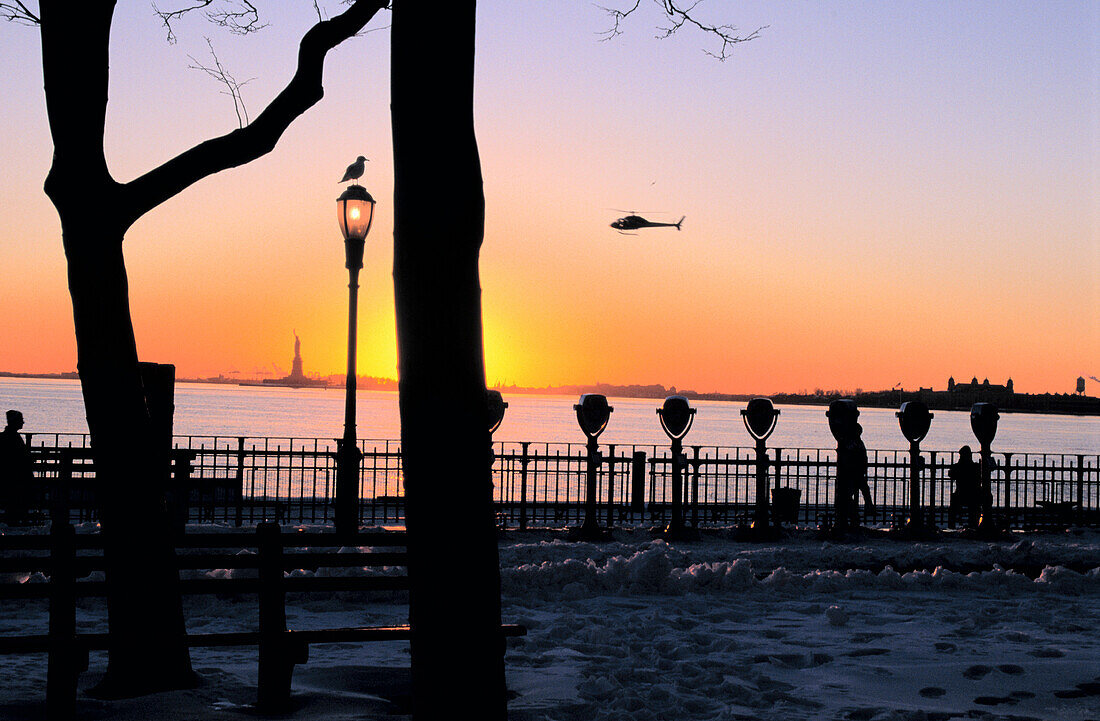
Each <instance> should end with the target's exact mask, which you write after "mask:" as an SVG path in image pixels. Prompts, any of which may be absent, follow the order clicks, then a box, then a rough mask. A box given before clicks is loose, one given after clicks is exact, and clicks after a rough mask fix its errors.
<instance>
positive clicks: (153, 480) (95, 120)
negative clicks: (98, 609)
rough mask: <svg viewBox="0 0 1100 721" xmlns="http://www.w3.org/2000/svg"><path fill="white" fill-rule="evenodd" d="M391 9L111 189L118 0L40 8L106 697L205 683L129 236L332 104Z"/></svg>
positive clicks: (52, 186) (326, 32) (310, 40)
mask: <svg viewBox="0 0 1100 721" xmlns="http://www.w3.org/2000/svg"><path fill="white" fill-rule="evenodd" d="M383 4H384V2H383V0H356V2H354V3H353V4H352V5H351V6H350V7H349V8H348V9H347V10H345V11H344V12H343V13H341V14H340V15H338V16H336V17H334V18H332V19H331V20H326V21H322V22H319V23H318V24H317V25H315V26H314V27H313V28H312V29H310V30H309V31H308V32H307V33H306V34H305V36H303V38H302V42H301V44H300V46H299V52H298V67H297V70H296V71H295V74H294V77H293V78H291V80H290V82H289V83H288V84H287V86H286V87H285V88H284V90H283V91H282V92H280V93H279V95H278V96H276V98H275V99H274V100H273V101H272V102H271V103H270V104H269V105H268V106H267V108H266V109H265V110H264V111H263V112H262V113H261V114H260V115H259V116H257V117H256V118H255V120H254V121H253V122H252V124H250V125H249V126H247V127H246V128H242V129H240V130H236V131H234V132H232V133H229V134H227V135H224V136H221V137H218V138H212V139H210V140H207V141H205V142H203V143H200V144H199V145H196V146H195V147H193V148H191V149H189V150H187V151H184V152H183V153H181V154H180V155H178V156H177V157H175V158H173V159H171V160H169V161H168V162H166V163H164V164H163V165H161V166H160V167H158V168H155V169H153V170H152V171H150V172H148V173H146V174H145V175H143V176H141V177H139V178H137V179H136V180H134V181H132V182H130V183H127V184H125V185H123V184H120V183H118V182H116V181H115V180H114V178H112V177H111V174H110V172H109V170H108V168H107V162H106V158H105V157H104V153H103V131H104V120H105V117H106V111H107V89H108V77H109V53H108V47H109V42H110V32H111V21H112V18H113V14H114V7H115V0H83V1H82V2H77V3H73V2H64V1H63V0H42V2H41V3H40V15H39V18H38V19H37V22H38V24H39V25H40V27H41V33H42V69H43V84H44V88H45V96H46V111H47V115H48V117H49V123H50V132H51V135H52V136H53V144H54V157H53V164H52V165H51V167H50V172H49V175H48V176H47V178H46V186H45V190H46V194H47V195H48V196H49V197H50V200H52V201H53V204H54V206H55V207H56V208H57V212H58V215H59V216H60V218H61V227H62V234H63V240H64V245H65V256H66V260H67V261H68V275H69V293H70V295H71V296H72V302H73V320H74V323H75V328H76V343H77V368H78V370H79V371H80V382H81V387H82V389H83V393H84V407H85V412H86V414H87V417H88V428H89V430H90V431H91V436H92V452H93V454H94V456H95V463H96V477H97V481H98V484H99V488H98V491H99V494H100V498H99V505H100V509H101V510H100V513H101V521H102V527H103V541H104V556H105V561H106V565H107V593H108V596H107V608H108V616H109V619H108V620H109V625H110V641H109V645H110V648H109V654H110V655H109V661H108V669H107V676H106V677H105V679H104V681H103V683H102V684H101V685H100V687H99V689H98V691H99V693H100V695H103V696H131V695H139V694H143V693H148V692H150V691H157V690H163V689H169V688H180V687H184V686H188V685H191V684H193V683H194V679H195V677H194V674H193V673H192V672H191V662H190V657H189V654H188V650H187V639H186V634H185V627H184V619H183V612H182V604H181V598H180V592H179V575H178V572H177V570H176V564H175V559H174V556H175V551H174V547H173V543H172V538H171V536H170V528H171V524H170V523H169V519H168V514H167V511H166V508H165V505H164V490H165V488H164V483H163V482H164V479H165V476H166V470H167V467H166V465H165V464H166V460H167V459H166V458H165V457H164V455H163V451H164V450H165V449H163V448H154V446H153V444H154V443H157V442H160V443H163V438H159V437H158V436H157V435H156V434H155V433H154V431H153V428H152V423H151V421H150V416H149V410H148V407H147V404H146V399H145V392H144V389H143V388H142V382H141V375H140V371H139V367H138V354H137V343H136V341H135V338H134V328H133V323H132V321H131V317H130V305H129V290H128V283H127V280H126V268H125V263H124V262H123V255H122V242H123V236H124V235H125V233H126V230H127V229H128V228H129V227H130V225H131V224H132V223H133V222H134V221H135V220H137V219H138V218H140V217H141V216H142V215H144V214H145V213H146V212H148V211H149V210H151V209H153V208H155V207H157V206H158V205H159V204H160V203H162V202H164V201H165V200H167V199H168V198H171V197H172V196H174V195H176V194H177V193H179V192H180V191H181V190H183V189H184V188H187V187H188V186H190V185H191V184H193V183H195V182H197V181H198V180H201V179H202V178H205V177H206V176H208V175H211V174H213V173H216V172H219V171H221V170H225V169H227V168H231V167H236V166H238V165H242V164H244V163H248V162H250V161H251V160H254V159H256V158H257V157H260V156H261V155H264V154H265V153H267V152H269V151H270V150H271V149H272V148H273V147H274V146H275V143H276V142H277V141H278V139H279V138H280V137H281V135H282V133H283V131H284V130H285V129H286V128H287V127H288V126H289V125H290V123H291V122H292V121H293V120H294V119H295V118H297V117H298V116H299V115H301V114H302V113H304V112H305V111H306V110H308V109H309V108H310V107H311V106H312V105H313V104H315V103H316V102H317V101H318V100H320V99H321V97H322V96H323V94H324V89H323V87H322V84H321V79H322V71H323V66H324V59H325V56H326V54H327V53H328V51H329V50H330V49H332V48H333V47H334V46H336V45H337V44H339V43H340V42H342V41H343V40H345V39H347V38H348V37H350V36H352V35H354V34H355V33H356V32H358V31H359V30H360V29H362V28H363V26H364V25H366V23H367V22H368V21H369V20H370V19H371V18H372V17H373V16H374V14H375V13H376V12H377V11H378V10H379V9H380V8H381V7H382V5H383ZM196 7H197V6H196Z"/></svg>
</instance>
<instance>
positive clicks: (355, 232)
mask: <svg viewBox="0 0 1100 721" xmlns="http://www.w3.org/2000/svg"><path fill="white" fill-rule="evenodd" d="M336 220H337V223H339V225H340V234H341V235H343V236H344V253H345V255H346V258H347V260H346V262H345V264H344V267H346V268H347V269H348V373H347V386H346V391H345V394H344V437H343V438H342V439H341V440H340V441H338V442H337V449H336V530H337V532H339V533H342V534H352V533H355V531H356V530H357V529H358V528H359V462H360V461H361V460H362V458H363V454H362V453H360V452H359V448H358V444H357V443H356V441H355V335H356V327H357V321H356V318H357V315H358V296H359V271H360V270H361V269H362V268H363V248H364V246H365V245H366V240H367V233H369V232H370V226H371V222H372V221H373V220H374V198H372V197H371V194H370V193H368V192H367V189H366V188H364V187H363V186H362V185H349V186H348V187H347V189H346V190H344V192H343V193H341V194H340V197H339V198H337V199H336Z"/></svg>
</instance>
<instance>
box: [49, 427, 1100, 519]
mask: <svg viewBox="0 0 1100 721" xmlns="http://www.w3.org/2000/svg"><path fill="white" fill-rule="evenodd" d="M31 441H32V444H31V445H32V449H33V452H34V455H35V457H36V459H37V461H36V466H37V468H38V475H39V477H40V478H42V479H44V480H48V479H51V478H52V479H62V478H63V479H64V481H65V483H66V484H68V487H69V490H68V492H67V494H66V495H67V498H68V499H69V503H70V506H71V508H72V513H73V514H74V515H75V516H76V517H77V518H78V519H80V520H86V519H88V518H92V517H94V508H95V504H94V487H95V471H94V465H93V461H92V458H91V452H90V448H89V442H88V438H87V436H82V435H66V434H35V435H34V436H33V437H32V438H31ZM359 446H360V450H362V451H363V461H362V464H361V466H360V475H359V491H360V493H359V495H360V518H361V519H362V521H363V523H365V524H367V525H372V526H377V525H401V524H403V523H404V512H405V511H404V490H403V477H402V463H401V453H400V443H399V442H398V441H394V440H361V441H360V442H359ZM600 452H601V454H602V462H601V464H600V466H599V471H598V476H597V480H598V489H597V494H598V498H599V499H600V521H601V523H604V524H606V525H612V526H614V525H646V524H657V523H662V522H664V521H667V520H668V518H669V513H670V504H671V498H672V488H671V484H672V477H673V474H672V458H671V456H670V451H669V449H668V448H667V447H661V446H653V445H625V444H621V445H602V446H600ZM494 453H495V462H494V465H493V483H494V501H495V503H496V505H497V512H498V519H499V521H500V523H501V524H502V525H505V526H509V527H521V528H528V527H562V526H572V525H576V524H579V523H580V522H581V521H582V520H583V515H584V501H585V488H586V482H587V469H588V457H587V451H586V449H585V446H584V445H583V444H579V443H535V442H503V443H502V442H497V443H495V444H494ZM684 455H685V456H686V464H687V465H686V469H685V471H684V474H683V483H684V492H683V498H684V504H685V509H684V518H685V520H686V521H687V522H688V523H689V524H692V525H695V526H700V527H702V526H729V525H736V524H739V523H743V522H747V521H748V520H749V516H750V515H751V513H752V510H753V507H754V505H755V503H756V482H755V478H756V451H755V449H754V448H748V447H733V446H686V447H685V448H684ZM173 456H174V466H173V468H174V472H173V481H172V482H171V486H172V487H171V488H169V489H168V495H169V496H170V498H171V497H173V494H175V495H174V499H175V504H176V507H177V509H179V508H182V510H181V511H179V512H181V513H183V514H184V515H185V517H186V520H189V521H193V522H195V521H197V522H205V521H211V522H220V523H232V524H237V525H243V524H253V523H256V522H259V521H262V520H278V521H283V522H291V523H322V524H323V523H329V522H331V521H332V518H333V499H334V494H335V485H336V484H335V479H336V441H335V440H334V439H319V438H309V439H303V438H250V437H229V438H227V437H209V436H205V437H204V436H177V437H176V438H175V439H174V450H173ZM921 457H922V458H923V460H924V466H925V467H924V470H923V471H922V473H921V477H920V483H921V497H922V499H923V502H922V507H923V509H924V515H925V518H926V519H928V520H930V521H932V522H933V523H935V524H937V525H941V526H942V525H944V524H947V523H949V522H950V521H951V520H952V504H951V492H952V490H953V482H952V481H951V479H950V478H949V476H948V469H949V468H950V466H951V464H952V463H954V462H955V461H956V460H957V454H956V453H955V452H948V451H923V452H922V453H921ZM768 459H769V468H768V474H769V475H768V479H769V484H768V485H769V492H770V493H774V492H775V489H784V488H786V489H793V491H791V492H788V493H797V495H798V499H797V506H796V507H795V509H794V515H793V516H792V517H791V518H790V520H792V521H794V522H797V523H799V524H803V525H814V524H820V523H822V522H823V521H825V520H826V519H827V516H828V515H829V514H831V513H832V504H833V488H834V482H835V475H836V451H835V450H833V449H816V448H790V449H788V448H773V449H768ZM993 459H994V463H995V467H994V469H993V471H992V474H991V491H992V494H993V504H994V511H995V512H996V513H998V514H999V515H1000V516H1001V517H1003V518H1005V519H1006V520H1008V521H1009V522H1010V523H1011V524H1013V525H1015V526H1017V527H1028V526H1029V524H1036V523H1040V522H1042V521H1043V519H1044V518H1045V517H1046V516H1049V515H1050V514H1051V513H1053V512H1055V511H1056V512H1057V513H1059V514H1061V516H1062V517H1067V514H1069V516H1068V518H1069V520H1070V521H1072V522H1074V523H1078V524H1083V525H1090V526H1100V470H1098V460H1100V457H1098V456H1097V455H1083V454H1035V453H994V454H993ZM909 462H910V459H909V453H908V452H907V451H875V450H871V451H868V478H869V481H870V486H871V489H872V493H873V498H874V502H875V512H874V515H872V516H869V517H867V518H866V519H865V521H866V522H867V523H868V524H869V525H880V526H882V525H889V524H891V523H894V522H896V521H897V517H898V516H899V515H903V514H905V513H906V511H907V508H908V498H909ZM48 485H49V484H44V487H45V486H48Z"/></svg>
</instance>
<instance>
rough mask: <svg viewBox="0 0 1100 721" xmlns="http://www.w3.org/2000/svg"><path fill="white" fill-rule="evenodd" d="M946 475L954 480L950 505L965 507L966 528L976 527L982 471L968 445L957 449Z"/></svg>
mask: <svg viewBox="0 0 1100 721" xmlns="http://www.w3.org/2000/svg"><path fill="white" fill-rule="evenodd" d="M947 476H948V478H950V479H951V480H953V481H954V482H955V492H954V494H953V495H954V499H953V500H954V503H952V505H953V506H959V507H962V508H965V509H966V519H967V520H966V527H967V528H977V527H978V516H979V515H980V513H981V510H982V472H981V467H980V466H979V465H978V462H977V461H975V460H974V452H973V451H972V450H971V449H970V446H963V447H962V448H960V449H959V460H957V461H955V462H954V463H952V464H951V466H950V467H949V468H948V469H947Z"/></svg>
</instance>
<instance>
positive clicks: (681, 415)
mask: <svg viewBox="0 0 1100 721" xmlns="http://www.w3.org/2000/svg"><path fill="white" fill-rule="evenodd" d="M657 416H658V417H659V418H660V419H661V428H662V429H663V430H664V432H665V435H666V436H668V439H669V440H670V441H671V442H672V519H671V520H670V521H669V524H668V525H667V526H666V527H665V535H666V536H667V537H669V538H683V537H684V535H685V532H684V478H683V473H684V469H685V468H686V467H687V459H686V458H685V457H684V436H686V435H687V433H688V431H690V430H691V424H692V423H694V422H695V409H694V408H692V407H691V406H690V405H688V399H687V398H685V397H684V396H669V397H668V398H665V402H664V404H662V405H661V407H660V408H658V409H657Z"/></svg>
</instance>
